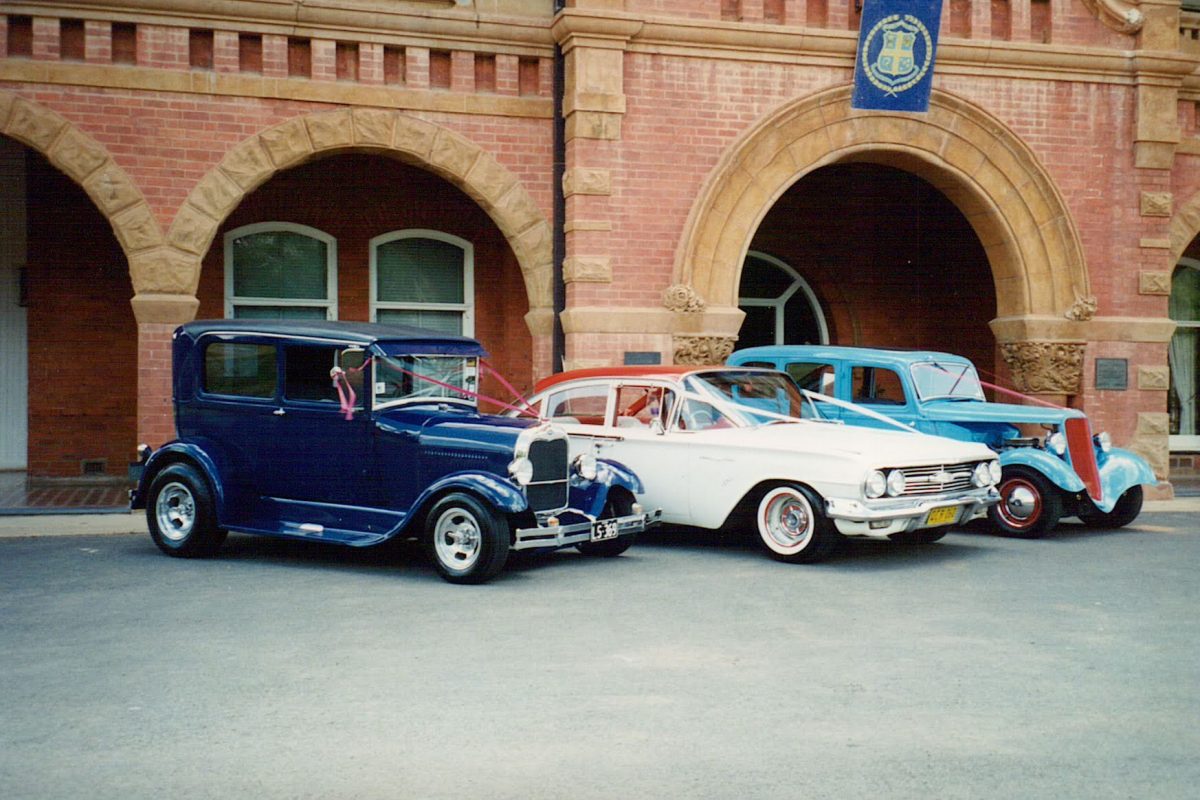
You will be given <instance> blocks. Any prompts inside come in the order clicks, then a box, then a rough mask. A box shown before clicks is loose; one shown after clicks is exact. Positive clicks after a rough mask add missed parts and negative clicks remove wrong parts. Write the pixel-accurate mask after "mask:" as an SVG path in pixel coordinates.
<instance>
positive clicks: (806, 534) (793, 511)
mask: <svg viewBox="0 0 1200 800" xmlns="http://www.w3.org/2000/svg"><path fill="white" fill-rule="evenodd" d="M815 523H816V520H815V519H814V516H813V510H812V505H810V504H809V502H808V499H807V498H805V497H804V496H803V495H802V494H800V493H799V492H797V491H796V490H794V489H775V490H774V491H772V492H769V493H768V494H767V496H766V497H764V498H763V500H762V502H761V503H760V504H759V507H758V530H759V534H760V535H761V536H762V538H763V541H764V542H765V543H766V545H767V547H769V548H771V549H772V550H774V551H775V552H777V553H795V552H797V551H799V550H803V549H804V548H805V547H807V546H808V544H809V542H810V541H812V536H813V531H814V530H815V529H816V524H815Z"/></svg>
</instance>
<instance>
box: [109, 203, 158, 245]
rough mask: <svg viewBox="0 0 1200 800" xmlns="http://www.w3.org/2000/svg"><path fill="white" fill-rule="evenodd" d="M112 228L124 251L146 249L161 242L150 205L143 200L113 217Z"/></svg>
mask: <svg viewBox="0 0 1200 800" xmlns="http://www.w3.org/2000/svg"><path fill="white" fill-rule="evenodd" d="M113 230H114V231H115V232H116V234H117V238H118V239H120V240H121V245H122V246H123V247H124V248H125V252H126V253H133V252H137V251H138V250H146V249H149V248H151V247H155V246H157V245H159V244H161V243H162V235H161V233H160V231H159V229H158V223H157V222H155V221H154V215H153V214H151V213H150V206H149V205H147V204H146V203H145V201H143V202H140V203H137V204H136V205H134V206H133V207H132V208H128V209H126V210H124V211H122V212H121V213H120V214H118V215H116V216H115V217H113Z"/></svg>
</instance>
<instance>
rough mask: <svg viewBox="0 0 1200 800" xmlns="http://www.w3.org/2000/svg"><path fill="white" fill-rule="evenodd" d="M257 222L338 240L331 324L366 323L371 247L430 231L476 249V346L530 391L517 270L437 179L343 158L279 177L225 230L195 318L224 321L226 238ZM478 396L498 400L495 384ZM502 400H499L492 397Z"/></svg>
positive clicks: (505, 249)
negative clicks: (408, 232) (413, 231)
mask: <svg viewBox="0 0 1200 800" xmlns="http://www.w3.org/2000/svg"><path fill="white" fill-rule="evenodd" d="M257 222H293V223H297V224H301V225H307V226H310V227H313V228H317V229H318V230H321V231H323V232H325V233H327V234H329V235H330V236H332V237H334V238H335V239H336V240H337V247H338V316H339V318H341V319H345V320H367V319H368V318H369V313H370V309H369V300H370V286H369V275H370V241H371V239H372V238H374V237H376V236H380V235H382V234H385V233H390V232H392V231H397V230H404V229H409V228H424V229H430V230H438V231H441V232H443V233H449V234H452V235H454V236H458V237H460V238H462V239H466V240H467V241H469V242H471V243H472V244H473V245H474V248H475V301H476V312H475V337H476V338H478V339H479V340H480V341H482V342H483V344H484V346H485V347H486V348H487V349H488V351H489V352H490V353H491V360H490V363H491V364H492V365H493V366H494V367H496V369H498V370H500V371H501V373H503V374H504V376H505V377H506V378H507V379H508V380H509V382H511V383H512V384H513V385H514V386H515V387H517V388H519V389H527V388H528V387H529V386H530V385H531V384H532V369H533V368H532V362H531V360H530V352H531V338H532V337H531V336H530V335H529V328H528V327H527V326H526V324H525V320H524V315H525V313H526V312H527V311H528V310H529V301H528V299H527V296H526V293H525V283H524V280H523V278H522V276H521V271H520V267H519V266H518V265H517V262H516V258H515V256H513V254H512V250H511V248H509V246H508V243H507V241H505V239H504V237H503V236H502V235H501V234H500V231H499V230H498V229H497V228H496V226H495V224H494V223H493V222H492V221H491V219H490V218H489V217H488V216H487V214H485V213H484V212H483V211H482V210H481V209H480V208H479V206H478V205H476V204H475V202H474V201H472V200H471V199H470V198H469V197H467V196H466V195H465V194H463V193H462V192H461V191H459V190H458V189H456V188H454V187H453V186H451V185H450V184H448V183H446V182H445V181H444V180H442V179H441V178H438V177H437V176H435V175H433V174H431V173H429V172H425V171H424V170H421V169H418V168H416V167H412V166H408V165H406V164H402V163H400V162H398V161H394V160H392V159H388V158H385V157H382V156H362V155H344V156H334V157H331V158H327V159H323V160H320V161H316V162H314V163H311V164H306V165H304V166H301V167H298V168H296V169H292V170H288V171H286V172H283V173H280V174H279V175H277V176H276V177H275V178H274V179H273V180H271V181H268V182H267V183H266V184H265V185H264V186H262V187H260V188H259V189H258V190H257V191H255V192H254V193H253V194H251V195H250V196H249V197H247V198H246V199H245V200H244V201H243V202H242V203H241V205H239V206H238V208H237V210H236V211H234V212H233V214H232V215H230V217H229V218H228V219H227V220H226V221H225V224H224V225H223V226H222V228H221V230H220V231H219V232H218V234H217V237H216V239H214V241H213V245H212V247H211V248H210V250H209V253H208V256H207V257H206V258H205V259H204V268H203V273H202V274H201V278H200V290H199V292H198V295H199V299H200V312H199V316H200V317H217V318H219V317H223V316H224V315H225V312H224V298H225V293H224V292H225V289H224V280H225V278H224V274H225V273H224V264H223V262H224V236H225V233H226V232H227V231H230V230H233V229H235V228H240V227H242V226H243V225H250V224H253V223H257ZM484 390H485V394H493V396H497V397H500V395H499V394H498V393H499V392H500V391H501V390H500V388H499V387H498V386H497V385H495V384H494V383H485V384H484ZM500 399H504V400H507V395H505V396H503V397H500Z"/></svg>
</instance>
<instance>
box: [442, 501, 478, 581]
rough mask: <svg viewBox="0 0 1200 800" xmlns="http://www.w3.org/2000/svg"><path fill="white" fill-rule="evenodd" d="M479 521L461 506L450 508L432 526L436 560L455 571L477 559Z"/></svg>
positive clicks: (469, 566)
mask: <svg viewBox="0 0 1200 800" xmlns="http://www.w3.org/2000/svg"><path fill="white" fill-rule="evenodd" d="M482 540H483V537H482V534H481V532H480V530H479V521H478V520H476V519H475V516H474V515H473V514H471V513H470V512H468V511H465V510H464V509H461V508H451V509H448V510H446V511H445V512H443V513H442V515H441V516H440V517H438V520H437V523H436V524H435V525H434V526H433V548H434V551H435V552H436V553H437V557H438V560H439V561H441V562H442V564H444V565H445V566H446V567H447V568H449V569H453V570H455V571H456V572H460V571H463V570H468V569H470V568H471V567H472V565H474V563H475V562H476V561H478V560H479V553H480V550H481V546H482Z"/></svg>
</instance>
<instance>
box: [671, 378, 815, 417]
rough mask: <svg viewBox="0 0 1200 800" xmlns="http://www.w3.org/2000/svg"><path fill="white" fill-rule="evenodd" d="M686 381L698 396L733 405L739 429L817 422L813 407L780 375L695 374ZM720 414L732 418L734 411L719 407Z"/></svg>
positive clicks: (787, 379) (791, 383)
mask: <svg viewBox="0 0 1200 800" xmlns="http://www.w3.org/2000/svg"><path fill="white" fill-rule="evenodd" d="M687 380H688V383H689V384H690V387H691V388H693V389H694V390H696V391H698V392H700V393H703V394H707V395H710V396H715V397H716V398H717V399H718V400H724V401H728V402H729V403H733V404H736V406H737V409H738V410H741V411H743V412H744V413H743V414H739V415H737V416H738V417H739V418H738V419H736V424H738V425H741V426H746V425H761V424H763V423H765V422H775V421H781V420H780V417H781V416H783V417H804V418H806V419H819V418H820V415H819V414H818V413H817V411H816V407H815V406H814V405H813V403H812V402H810V401H806V400H805V399H804V396H803V395H801V394H800V390H799V389H798V388H797V387H796V384H795V383H794V382H793V381H792V379H791V378H789V377H788V376H787V375H785V374H784V373H782V372H770V371H766V370H763V371H758V370H755V371H753V372H750V371H739V370H720V371H713V372H699V373H695V374H692V375H689V376H688V378H687ZM722 410H723V411H725V412H727V414H726V416H729V417H730V418H731V419H732V418H734V413H733V412H735V409H734V408H730V407H729V406H728V405H725V404H723V408H722ZM755 411H761V412H762V413H761V414H756V413H754V412H755Z"/></svg>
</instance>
